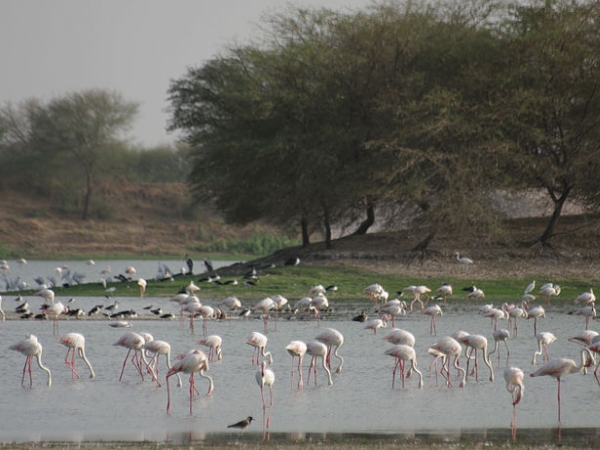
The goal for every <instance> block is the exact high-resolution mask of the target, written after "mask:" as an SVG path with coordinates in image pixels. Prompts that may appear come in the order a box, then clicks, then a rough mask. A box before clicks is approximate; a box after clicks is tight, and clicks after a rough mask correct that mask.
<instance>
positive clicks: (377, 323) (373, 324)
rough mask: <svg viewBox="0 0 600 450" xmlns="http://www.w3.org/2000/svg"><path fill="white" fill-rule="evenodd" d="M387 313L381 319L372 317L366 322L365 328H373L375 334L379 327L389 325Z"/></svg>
mask: <svg viewBox="0 0 600 450" xmlns="http://www.w3.org/2000/svg"><path fill="white" fill-rule="evenodd" d="M387 317H388V316H387V315H386V316H384V317H382V318H381V319H371V320H368V321H366V322H365V326H364V329H365V330H373V334H377V330H378V329H379V328H385V327H387Z"/></svg>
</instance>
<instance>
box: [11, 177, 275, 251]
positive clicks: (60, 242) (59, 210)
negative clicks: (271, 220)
mask: <svg viewBox="0 0 600 450" xmlns="http://www.w3.org/2000/svg"><path fill="white" fill-rule="evenodd" d="M94 204H95V208H96V209H95V211H96V215H100V216H101V218H100V219H99V218H92V219H89V220H86V221H82V220H81V219H80V218H79V213H78V212H76V211H73V212H71V211H66V212H65V207H64V206H63V205H62V204H61V202H59V201H57V200H55V199H52V198H48V199H46V198H39V197H35V196H31V195H25V194H23V193H22V192H18V191H6V190H4V191H2V193H1V195H0V211H1V214H0V250H4V251H5V252H9V253H10V254H14V255H15V256H19V257H20V256H24V257H28V258H53V257H54V258H57V257H67V256H71V257H77V256H91V255H93V256H94V257H97V258H98V257H101V256H103V255H106V256H117V255H139V256H143V255H146V256H148V255H174V256H175V255H180V256H183V255H184V254H185V253H186V252H191V251H194V250H195V249H196V248H197V247H198V246H199V245H201V244H209V243H211V242H213V241H215V240H217V239H222V240H241V239H244V238H249V237H251V236H252V235H253V234H256V233H262V232H264V233H268V232H269V231H270V230H269V228H268V227H267V226H261V225H251V226H247V227H233V226H227V225H225V224H224V222H223V220H222V219H220V218H219V217H218V216H217V215H215V214H212V213H211V212H210V211H205V210H202V209H198V208H191V207H190V204H191V199H190V197H189V196H188V193H187V190H186V186H185V185H184V184H180V183H170V184H161V183H159V184H136V185H133V184H130V183H127V182H121V183H111V185H110V186H100V187H99V189H98V190H97V191H96V193H95V200H94Z"/></svg>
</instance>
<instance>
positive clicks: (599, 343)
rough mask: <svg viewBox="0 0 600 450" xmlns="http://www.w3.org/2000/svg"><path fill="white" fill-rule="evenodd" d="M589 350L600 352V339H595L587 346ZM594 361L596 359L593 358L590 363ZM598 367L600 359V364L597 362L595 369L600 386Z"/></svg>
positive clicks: (595, 375) (599, 366)
mask: <svg viewBox="0 0 600 450" xmlns="http://www.w3.org/2000/svg"><path fill="white" fill-rule="evenodd" d="M587 351H588V352H594V353H596V354H599V353H600V339H597V338H596V339H594V340H593V342H592V343H591V344H589V345H588V346H587ZM590 356H591V354H590ZM593 363H594V361H593V359H592V361H591V362H590V363H589V365H591V364H593ZM598 368H600V360H599V361H598V364H596V369H594V377H595V378H596V381H597V382H598V386H600V379H599V378H598Z"/></svg>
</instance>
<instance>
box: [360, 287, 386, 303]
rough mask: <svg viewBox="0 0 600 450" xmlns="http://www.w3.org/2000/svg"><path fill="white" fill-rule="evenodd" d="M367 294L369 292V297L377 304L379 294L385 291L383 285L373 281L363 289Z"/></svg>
mask: <svg viewBox="0 0 600 450" xmlns="http://www.w3.org/2000/svg"><path fill="white" fill-rule="evenodd" d="M363 292H364V293H365V294H369V298H370V299H371V300H372V301H373V302H375V304H377V301H378V300H379V296H380V295H381V293H382V292H383V287H382V286H381V285H380V284H379V283H373V284H370V285H369V286H367V287H366V288H364V289H363Z"/></svg>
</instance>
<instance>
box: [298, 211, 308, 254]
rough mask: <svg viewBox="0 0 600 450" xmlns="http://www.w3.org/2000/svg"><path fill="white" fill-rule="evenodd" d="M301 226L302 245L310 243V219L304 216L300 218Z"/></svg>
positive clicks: (305, 245)
mask: <svg viewBox="0 0 600 450" xmlns="http://www.w3.org/2000/svg"><path fill="white" fill-rule="evenodd" d="M300 227H301V228H302V247H308V246H309V245H310V235H309V233H308V220H307V219H306V217H304V216H302V218H301V219H300Z"/></svg>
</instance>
